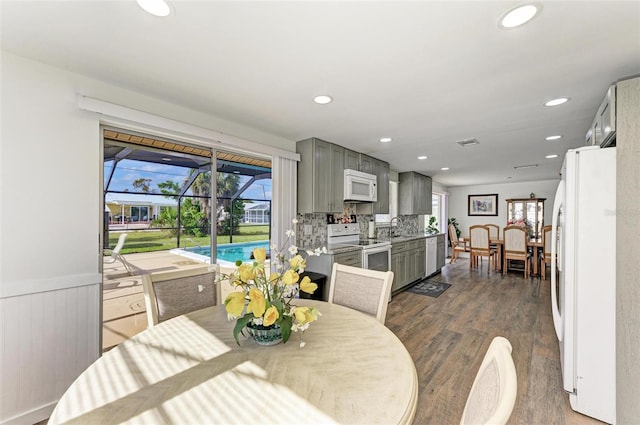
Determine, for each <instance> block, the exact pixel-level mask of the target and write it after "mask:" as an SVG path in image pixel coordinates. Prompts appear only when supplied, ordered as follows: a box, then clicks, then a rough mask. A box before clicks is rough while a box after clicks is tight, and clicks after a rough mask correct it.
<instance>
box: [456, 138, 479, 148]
mask: <svg viewBox="0 0 640 425" xmlns="http://www.w3.org/2000/svg"><path fill="white" fill-rule="evenodd" d="M456 143H457V144H459V145H460V146H462V147H463V148H466V147H469V146H473V145H479V144H480V142H478V140H477V139H464V140H460V141H459V142H456Z"/></svg>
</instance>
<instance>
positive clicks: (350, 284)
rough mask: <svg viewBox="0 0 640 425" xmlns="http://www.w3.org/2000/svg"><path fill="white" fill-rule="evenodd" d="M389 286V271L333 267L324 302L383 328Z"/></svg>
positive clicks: (389, 290) (391, 276)
mask: <svg viewBox="0 0 640 425" xmlns="http://www.w3.org/2000/svg"><path fill="white" fill-rule="evenodd" d="M392 282H393V272H391V271H386V272H382V271H377V270H367V269H362V268H359V267H351V266H345V265H343V264H340V263H333V270H332V272H331V282H330V284H329V285H330V286H329V300H328V301H329V302H330V303H334V304H340V305H343V306H345V307H349V308H353V309H354V310H358V311H361V312H363V313H365V314H368V315H370V316H373V317H375V318H376V319H378V321H379V322H380V323H382V324H384V321H385V318H386V316H387V304H388V303H389V296H390V294H391V283H392Z"/></svg>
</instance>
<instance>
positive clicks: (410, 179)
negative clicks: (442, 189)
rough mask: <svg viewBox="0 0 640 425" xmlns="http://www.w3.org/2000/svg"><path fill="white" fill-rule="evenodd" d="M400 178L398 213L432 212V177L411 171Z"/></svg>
mask: <svg viewBox="0 0 640 425" xmlns="http://www.w3.org/2000/svg"><path fill="white" fill-rule="evenodd" d="M398 179H399V185H398V214H401V215H413V214H431V177H428V176H425V175H422V174H419V173H416V172H414V171H409V172H406V173H398Z"/></svg>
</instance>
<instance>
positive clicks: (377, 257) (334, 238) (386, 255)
mask: <svg viewBox="0 0 640 425" xmlns="http://www.w3.org/2000/svg"><path fill="white" fill-rule="evenodd" d="M341 246H359V247H360V248H361V250H362V267H363V268H365V269H369V270H379V271H388V270H391V242H389V241H385V240H380V239H360V225H358V223H347V224H328V225H327V247H328V248H339V247H341Z"/></svg>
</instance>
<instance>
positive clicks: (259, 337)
mask: <svg viewBox="0 0 640 425" xmlns="http://www.w3.org/2000/svg"><path fill="white" fill-rule="evenodd" d="M246 329H247V333H248V334H249V335H250V336H251V338H253V340H254V341H255V342H257V343H258V344H260V345H276V344H280V343H281V342H282V329H280V326H278V325H271V326H266V327H265V326H262V325H254V324H253V323H249V324H247V327H246Z"/></svg>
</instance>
